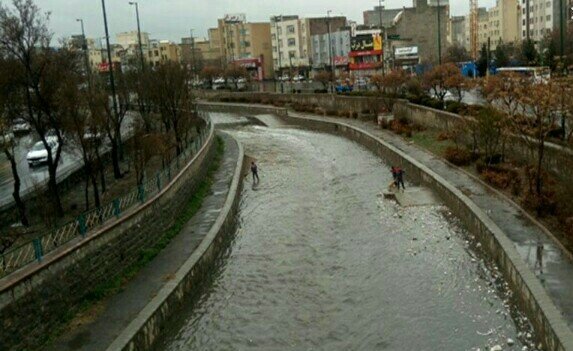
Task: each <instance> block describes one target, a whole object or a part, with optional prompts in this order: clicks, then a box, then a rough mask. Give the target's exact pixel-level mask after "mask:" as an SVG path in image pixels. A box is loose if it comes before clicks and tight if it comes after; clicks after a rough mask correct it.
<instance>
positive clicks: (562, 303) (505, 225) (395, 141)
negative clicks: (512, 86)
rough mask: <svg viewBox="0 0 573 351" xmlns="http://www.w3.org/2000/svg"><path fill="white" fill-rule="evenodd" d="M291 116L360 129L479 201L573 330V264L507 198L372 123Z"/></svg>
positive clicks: (299, 114) (290, 113) (292, 113)
mask: <svg viewBox="0 0 573 351" xmlns="http://www.w3.org/2000/svg"><path fill="white" fill-rule="evenodd" d="M289 116H292V117H305V118H315V119H319V120H328V121H336V122H340V123H346V124H349V125H351V126H353V127H357V128H360V129H362V130H364V131H366V132H368V133H370V134H372V135H374V136H376V137H378V138H380V139H383V140H384V141H386V142H387V143H389V144H391V145H392V146H394V147H396V148H397V149H399V150H402V151H403V152H405V153H407V154H408V155H410V156H412V157H413V158H415V159H416V160H417V161H419V162H420V163H422V164H424V165H425V166H426V167H428V168H430V169H431V170H432V171H434V172H436V173H437V174H439V175H440V176H441V177H442V178H444V179H445V180H446V181H448V182H449V183H451V184H452V185H454V186H456V187H457V188H458V189H459V190H460V191H462V192H463V193H464V194H465V195H466V196H468V197H469V198H470V199H471V200H472V201H474V202H475V204H476V205H478V206H479V207H480V208H481V209H482V210H483V211H484V212H485V213H487V214H488V215H489V217H490V218H491V219H492V220H493V221H494V222H495V223H496V224H497V225H498V226H499V227H500V228H501V229H502V230H503V231H504V232H505V234H506V235H507V236H508V238H509V239H510V240H511V241H513V243H514V245H515V247H516V249H517V251H518V252H519V254H520V255H521V257H522V259H523V261H524V262H525V263H526V264H527V265H528V266H529V267H530V269H531V270H532V271H535V272H536V275H537V277H538V279H539V280H540V282H541V284H542V285H543V287H544V288H545V289H546V290H547V293H548V294H549V296H550V297H551V299H552V300H553V302H554V304H555V305H556V306H557V308H558V309H559V310H560V311H561V312H562V314H563V317H564V318H565V320H566V321H567V323H568V325H569V327H570V328H572V329H573V262H571V261H570V260H569V259H568V258H567V257H566V256H564V255H563V253H562V252H561V250H560V249H559V247H558V246H557V245H556V244H555V242H554V241H553V240H552V239H551V238H549V237H548V236H547V235H546V234H545V233H544V232H543V231H542V230H541V229H540V228H539V227H537V226H536V225H535V224H534V223H533V222H531V221H530V220H529V219H527V218H526V217H525V216H523V213H522V212H521V211H520V210H519V209H518V208H517V207H516V206H515V205H514V204H512V203H511V202H510V201H508V200H507V199H506V198H502V197H500V196H499V195H497V194H496V193H495V192H494V191H492V190H491V189H490V188H489V187H486V186H484V184H482V183H481V182H479V181H477V180H475V179H473V178H472V177H470V176H469V175H468V174H466V173H465V172H463V171H461V170H459V169H458V168H457V167H454V166H451V165H450V164H448V163H447V162H445V161H444V160H443V159H441V158H439V157H436V156H435V155H433V154H431V153H430V152H428V151H426V150H423V149H421V148H419V147H418V146H416V145H414V144H412V143H409V142H408V141H406V140H404V139H403V138H401V137H399V136H397V135H396V134H393V133H391V132H389V131H387V130H383V129H380V128H379V127H378V126H377V125H376V124H374V123H372V122H365V121H359V120H354V119H346V118H336V117H322V116H318V115H308V114H302V113H296V112H292V111H289ZM538 242H541V243H543V246H544V249H543V274H539V270H538V269H537V270H536V269H535V263H536V248H537V244H538Z"/></svg>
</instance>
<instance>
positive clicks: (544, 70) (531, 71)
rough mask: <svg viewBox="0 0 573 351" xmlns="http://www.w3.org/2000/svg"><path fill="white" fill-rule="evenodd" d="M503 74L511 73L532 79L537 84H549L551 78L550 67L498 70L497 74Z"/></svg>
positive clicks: (501, 68) (504, 68) (502, 68)
mask: <svg viewBox="0 0 573 351" xmlns="http://www.w3.org/2000/svg"><path fill="white" fill-rule="evenodd" d="M503 72H511V73H515V74H517V75H520V76H522V77H527V78H531V80H532V81H533V82H534V83H537V84H539V83H547V82H548V81H549V79H550V78H551V70H550V69H549V67H500V68H498V69H497V70H496V74H499V73H503Z"/></svg>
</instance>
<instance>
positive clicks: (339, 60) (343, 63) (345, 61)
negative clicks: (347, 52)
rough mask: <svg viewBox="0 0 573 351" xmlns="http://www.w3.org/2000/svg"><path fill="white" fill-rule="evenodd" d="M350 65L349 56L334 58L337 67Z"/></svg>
mask: <svg viewBox="0 0 573 351" xmlns="http://www.w3.org/2000/svg"><path fill="white" fill-rule="evenodd" d="M347 64H348V56H334V65H335V66H346V65H347Z"/></svg>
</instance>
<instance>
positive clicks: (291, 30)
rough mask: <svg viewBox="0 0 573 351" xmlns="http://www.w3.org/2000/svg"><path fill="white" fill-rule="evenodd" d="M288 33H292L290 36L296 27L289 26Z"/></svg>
mask: <svg viewBox="0 0 573 351" xmlns="http://www.w3.org/2000/svg"><path fill="white" fill-rule="evenodd" d="M287 33H290V34H293V33H294V26H293V25H290V26H287Z"/></svg>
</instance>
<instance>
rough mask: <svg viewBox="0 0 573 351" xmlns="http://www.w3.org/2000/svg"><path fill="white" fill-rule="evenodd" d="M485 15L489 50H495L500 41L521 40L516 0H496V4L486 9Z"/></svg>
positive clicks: (511, 41)
mask: <svg viewBox="0 0 573 351" xmlns="http://www.w3.org/2000/svg"><path fill="white" fill-rule="evenodd" d="M487 15H488V28H487V29H488V30H487V36H488V38H489V39H490V42H491V46H490V49H491V50H495V48H496V47H497V45H498V44H500V43H501V42H503V43H514V42H518V41H520V40H521V35H520V23H519V20H520V10H519V3H518V0H497V3H496V6H494V7H492V8H490V9H488V11H487ZM486 40H487V39H486Z"/></svg>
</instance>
